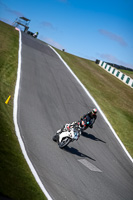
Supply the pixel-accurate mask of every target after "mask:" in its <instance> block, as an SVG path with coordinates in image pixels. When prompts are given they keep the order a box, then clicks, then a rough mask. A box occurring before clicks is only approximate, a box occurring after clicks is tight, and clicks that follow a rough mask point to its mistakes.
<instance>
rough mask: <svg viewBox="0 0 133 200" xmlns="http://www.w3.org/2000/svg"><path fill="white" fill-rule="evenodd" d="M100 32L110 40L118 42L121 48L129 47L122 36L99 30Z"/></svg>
mask: <svg viewBox="0 0 133 200" xmlns="http://www.w3.org/2000/svg"><path fill="white" fill-rule="evenodd" d="M98 31H99V33H100V34H102V35H104V36H106V37H108V38H109V39H111V40H114V41H116V42H118V43H119V44H120V45H121V46H127V45H128V44H127V43H126V41H125V40H124V38H122V37H121V36H120V35H116V34H115V33H112V32H109V31H107V30H104V29H99V30H98Z"/></svg>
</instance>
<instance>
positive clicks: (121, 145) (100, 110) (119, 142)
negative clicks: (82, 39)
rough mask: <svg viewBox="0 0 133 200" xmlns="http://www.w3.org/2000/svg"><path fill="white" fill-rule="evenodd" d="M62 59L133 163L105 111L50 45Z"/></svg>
mask: <svg viewBox="0 0 133 200" xmlns="http://www.w3.org/2000/svg"><path fill="white" fill-rule="evenodd" d="M48 46H49V47H50V48H51V49H52V50H53V51H54V52H55V53H56V54H57V55H58V57H59V58H60V60H61V61H62V62H63V63H64V65H65V66H66V67H67V68H68V70H69V71H70V72H71V73H72V75H73V76H74V77H75V78H76V80H77V81H78V82H79V84H80V85H81V86H82V88H83V89H84V90H85V92H86V93H87V95H88V96H89V97H90V99H91V100H92V101H93V103H94V104H95V106H96V107H97V108H98V110H99V111H100V113H101V115H102V116H103V118H104V120H105V121H106V123H107V124H108V126H109V128H110V129H111V131H112V132H113V134H114V135H115V137H116V139H117V140H118V142H119V143H120V145H121V147H122V148H123V150H124V151H125V153H126V154H127V156H128V157H129V159H130V160H131V162H132V163H133V158H132V157H131V155H130V154H129V152H128V151H127V149H126V147H125V146H124V144H123V143H122V141H121V140H120V138H119V137H118V135H117V134H116V132H115V130H114V129H113V127H112V126H111V124H110V122H109V121H108V119H107V118H106V116H105V114H104V113H103V111H102V110H101V108H100V107H99V105H98V104H97V102H96V101H95V99H94V98H93V97H92V96H91V94H90V93H89V91H88V90H87V89H86V88H85V86H84V85H83V84H82V83H81V81H80V80H79V79H78V77H77V76H76V75H75V74H74V72H73V71H72V70H71V69H70V67H69V66H68V65H67V63H66V62H65V61H64V60H63V58H62V57H61V56H60V55H59V54H58V53H57V51H56V50H55V49H54V48H53V47H51V46H50V45H48Z"/></svg>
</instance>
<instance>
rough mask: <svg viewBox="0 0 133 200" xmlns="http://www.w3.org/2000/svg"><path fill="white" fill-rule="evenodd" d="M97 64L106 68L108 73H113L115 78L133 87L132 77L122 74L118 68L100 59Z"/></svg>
mask: <svg viewBox="0 0 133 200" xmlns="http://www.w3.org/2000/svg"><path fill="white" fill-rule="evenodd" d="M99 66H100V67H102V68H103V69H104V70H106V71H107V72H108V73H110V74H112V75H114V76H115V77H116V78H118V79H119V80H121V81H122V82H124V83H125V84H126V85H128V86H130V87H131V88H133V79H132V78H130V77H129V76H127V75H126V74H123V73H122V72H121V71H119V70H118V69H116V68H114V67H112V66H111V65H108V64H107V63H106V62H104V61H102V60H100V62H99Z"/></svg>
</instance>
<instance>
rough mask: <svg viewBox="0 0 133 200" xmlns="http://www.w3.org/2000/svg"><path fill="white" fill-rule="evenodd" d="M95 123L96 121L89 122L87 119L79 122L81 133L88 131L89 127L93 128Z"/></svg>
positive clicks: (90, 120)
mask: <svg viewBox="0 0 133 200" xmlns="http://www.w3.org/2000/svg"><path fill="white" fill-rule="evenodd" d="M93 123H94V119H89V121H88V120H87V119H86V117H85V118H83V119H80V121H78V124H79V125H80V127H81V133H82V132H83V131H84V130H86V129H87V128H88V127H90V128H92V125H93Z"/></svg>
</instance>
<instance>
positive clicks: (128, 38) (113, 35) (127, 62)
mask: <svg viewBox="0 0 133 200" xmlns="http://www.w3.org/2000/svg"><path fill="white" fill-rule="evenodd" d="M132 10H133V0H111V1H107V0H101V1H100V0H95V1H92V0H36V1H35V0H32V1H31V0H30V1H28V0H23V1H19V0H0V20H2V21H4V22H6V23H9V24H12V23H13V22H14V21H15V19H16V18H17V17H20V16H24V17H26V18H28V19H31V22H30V29H29V30H30V31H31V32H36V31H38V32H39V39H41V40H43V41H45V42H47V43H49V44H51V45H53V46H55V47H57V48H59V49H65V51H66V52H68V53H71V54H74V55H76V56H80V57H83V58H86V59H90V60H94V61H95V60H96V59H100V60H104V61H107V62H113V63H116V64H120V65H123V66H125V67H130V68H132V69H133V11H132Z"/></svg>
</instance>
